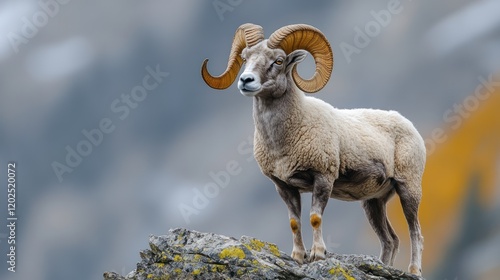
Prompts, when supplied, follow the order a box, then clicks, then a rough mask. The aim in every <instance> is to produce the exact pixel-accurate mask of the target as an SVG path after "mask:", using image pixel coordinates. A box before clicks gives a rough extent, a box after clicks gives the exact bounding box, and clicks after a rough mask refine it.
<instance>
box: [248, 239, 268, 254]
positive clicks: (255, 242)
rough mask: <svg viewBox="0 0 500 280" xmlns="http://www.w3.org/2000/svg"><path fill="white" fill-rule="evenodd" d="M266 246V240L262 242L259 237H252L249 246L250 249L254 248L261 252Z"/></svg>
mask: <svg viewBox="0 0 500 280" xmlns="http://www.w3.org/2000/svg"><path fill="white" fill-rule="evenodd" d="M264 246H265V243H264V242H262V241H260V240H258V239H252V240H250V244H249V246H248V247H250V249H252V250H255V251H259V252H260V251H261V250H262V248H263V247H264Z"/></svg>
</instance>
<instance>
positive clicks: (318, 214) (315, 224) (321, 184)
mask: <svg viewBox="0 0 500 280" xmlns="http://www.w3.org/2000/svg"><path fill="white" fill-rule="evenodd" d="M332 188H333V180H331V181H330V180H328V179H327V178H326V177H325V176H322V175H319V174H318V175H316V176H315V178H314V186H313V194H312V205H311V214H310V222H311V226H312V228H313V245H312V248H311V255H310V256H309V261H311V262H313V261H317V260H323V259H325V253H326V246H325V241H324V240H323V233H322V225H321V222H322V216H323V211H324V210H325V207H326V204H327V203H328V199H329V198H330V195H331V193H332Z"/></svg>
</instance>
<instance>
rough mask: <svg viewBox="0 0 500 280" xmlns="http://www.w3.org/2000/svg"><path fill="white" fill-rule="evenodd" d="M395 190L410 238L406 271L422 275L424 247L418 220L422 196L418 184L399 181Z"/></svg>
mask: <svg viewBox="0 0 500 280" xmlns="http://www.w3.org/2000/svg"><path fill="white" fill-rule="evenodd" d="M396 192H397V194H398V195H399V198H400V200H401V206H402V207H403V212H404V214H405V217H406V221H407V223H408V227H409V229H410V240H411V260H410V265H409V267H408V271H409V272H410V273H412V274H415V275H418V276H420V275H422V264H421V263H422V251H423V249H424V245H423V241H424V238H423V236H422V233H421V230H420V223H419V221H418V206H419V204H420V199H421V196H422V193H421V189H420V186H419V185H412V186H409V185H408V184H406V183H404V182H401V181H399V182H398V183H397V186H396Z"/></svg>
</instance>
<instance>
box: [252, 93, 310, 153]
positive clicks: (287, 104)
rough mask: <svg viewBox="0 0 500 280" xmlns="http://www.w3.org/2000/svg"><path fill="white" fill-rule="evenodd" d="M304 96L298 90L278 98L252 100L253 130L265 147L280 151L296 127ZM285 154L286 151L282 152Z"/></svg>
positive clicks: (256, 98)
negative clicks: (292, 129)
mask: <svg viewBox="0 0 500 280" xmlns="http://www.w3.org/2000/svg"><path fill="white" fill-rule="evenodd" d="M303 98H304V95H303V93H302V92H300V91H299V90H297V91H295V90H292V91H288V92H286V93H285V94H283V95H282V96H281V97H279V98H260V97H255V98H254V106H253V114H254V122H255V129H256V131H257V133H258V134H259V136H260V139H261V140H262V141H264V143H265V146H267V147H273V150H274V151H281V149H282V148H284V147H285V146H286V145H285V144H286V143H287V142H288V139H289V136H290V135H292V134H293V131H290V129H291V128H296V127H298V125H299V124H297V123H295V122H297V121H300V117H298V116H300V111H301V106H302V101H303ZM282 152H286V151H282Z"/></svg>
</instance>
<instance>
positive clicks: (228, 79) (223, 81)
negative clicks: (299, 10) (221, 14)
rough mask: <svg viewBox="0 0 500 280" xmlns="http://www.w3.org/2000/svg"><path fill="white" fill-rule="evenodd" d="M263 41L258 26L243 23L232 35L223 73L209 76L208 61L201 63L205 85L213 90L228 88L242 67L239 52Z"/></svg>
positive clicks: (261, 31) (262, 33) (260, 28)
mask: <svg viewBox="0 0 500 280" xmlns="http://www.w3.org/2000/svg"><path fill="white" fill-rule="evenodd" d="M263 39H264V31H263V30H262V27H261V26H259V25H255V24H252V23H245V24H242V25H241V26H240V27H238V29H237V30H236V33H235V34H234V39H233V45H232V46H231V53H230V54H229V60H228V63H227V68H226V70H225V71H224V73H222V74H221V75H220V76H216V77H214V76H212V75H210V73H208V70H207V63H208V59H205V61H203V64H202V66H201V76H202V77H203V80H204V81H205V83H207V85H209V86H210V87H211V88H214V89H226V88H228V87H229V86H230V85H231V84H232V83H233V82H234V80H235V79H236V76H237V75H238V72H239V71H240V68H241V65H243V59H242V58H241V57H240V54H241V51H242V50H243V49H244V48H245V47H252V46H254V45H255V44H257V43H259V42H260V41H262V40H263Z"/></svg>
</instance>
